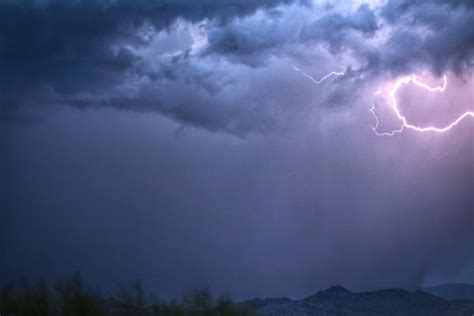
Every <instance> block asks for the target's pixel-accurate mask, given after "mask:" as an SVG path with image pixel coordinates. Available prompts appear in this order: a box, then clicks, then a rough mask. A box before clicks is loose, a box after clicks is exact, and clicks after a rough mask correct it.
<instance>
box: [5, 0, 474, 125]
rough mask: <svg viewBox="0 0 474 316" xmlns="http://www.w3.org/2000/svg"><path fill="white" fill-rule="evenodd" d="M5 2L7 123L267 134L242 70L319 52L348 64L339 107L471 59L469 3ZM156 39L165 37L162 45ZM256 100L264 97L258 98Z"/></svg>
mask: <svg viewBox="0 0 474 316" xmlns="http://www.w3.org/2000/svg"><path fill="white" fill-rule="evenodd" d="M0 6H1V7H0V30H1V31H0V68H1V70H2V71H1V73H0V86H1V87H2V94H1V101H2V102H1V116H2V118H3V119H7V120H8V119H11V118H15V117H17V116H18V115H16V114H17V113H22V111H21V108H22V107H24V106H29V107H38V106H42V105H49V104H67V105H80V106H82V107H87V106H115V107H118V108H122V109H130V110H138V111H153V112H158V113H160V114H163V115H167V116H169V117H172V118H174V119H176V120H177V121H179V122H181V123H183V124H191V125H194V126H199V127H202V128H205V129H208V130H212V131H224V132H229V133H233V134H247V133H249V132H255V131H261V130H262V128H261V126H262V124H263V125H268V126H269V127H270V125H271V123H263V122H264V121H266V122H271V121H272V120H275V118H274V117H272V116H268V112H267V111H263V112H262V113H261V114H263V115H264V116H263V117H260V118H258V117H255V113H252V114H251V115H245V113H250V110H251V109H249V107H248V105H249V104H252V103H254V102H255V99H251V98H250V99H249V96H251V95H254V94H255V93H253V92H251V91H250V90H248V91H244V90H241V93H240V94H237V95H236V94H235V93H233V92H232V86H233V85H235V83H236V82H238V81H239V80H242V79H243V78H246V77H249V76H254V74H255V72H253V71H252V69H244V70H242V69H241V68H239V67H238V65H242V66H244V67H245V66H251V68H252V67H256V68H259V67H269V66H271V64H272V63H273V66H275V62H277V63H278V62H279V61H282V60H285V59H286V60H293V61H295V62H297V61H298V60H304V61H305V62H306V63H312V62H313V60H319V59H320V58H319V57H318V55H317V54H318V52H324V51H326V52H328V53H329V54H330V55H332V57H333V61H332V62H333V63H335V64H339V62H338V60H340V59H343V58H347V56H351V60H352V61H351V64H349V65H345V66H347V69H346V73H347V75H346V76H345V77H344V78H341V80H340V82H339V83H340V84H342V86H341V87H340V88H341V89H338V90H335V91H332V92H328V93H329V94H330V95H328V96H325V97H322V99H323V100H325V102H327V103H328V104H335V103H344V100H348V95H347V93H346V91H354V89H355V88H356V87H360V86H362V85H364V84H366V83H368V82H370V80H372V79H375V78H377V77H378V76H379V75H382V74H387V73H388V74H390V75H399V74H403V73H406V72H410V71H413V70H416V69H418V68H429V69H432V70H433V71H435V72H436V73H438V74H439V73H441V72H443V71H445V70H448V69H451V70H454V71H455V72H456V73H463V72H464V71H465V70H466V69H468V68H470V67H472V63H473V49H474V44H473V43H474V31H473V30H472V27H470V26H471V25H472V24H473V23H474V9H473V8H472V5H471V4H470V2H469V1H454V2H449V3H445V2H442V1H430V2H426V1H423V2H419V1H400V0H397V1H395V0H393V1H388V2H387V3H386V4H385V5H384V6H382V7H369V6H368V5H364V4H363V5H361V6H359V7H358V8H356V9H354V10H347V9H345V10H340V9H339V6H338V5H336V4H334V5H325V6H315V5H310V4H309V3H308V2H307V1H290V0H282V1H270V0H267V1H238V0H234V1H217V2H216V1H199V2H187V1H125V0H124V1H74V2H67V3H65V2H61V1H37V2H32V1H23V2H16V1H4V2H2V3H1V4H0ZM307 12H309V13H307ZM311 12H313V13H314V14H312V13H311ZM180 21H181V22H180ZM194 22H196V23H197V24H196V25H195V26H194V27H195V28H199V29H200V30H201V31H202V32H203V36H205V41H206V42H205V43H204V44H203V45H204V46H203V47H202V49H200V50H199V51H193V48H192V45H194V44H196V41H197V39H196V38H195V37H193V36H194V35H191V34H190V31H189V30H188V29H187V28H189V27H190V25H189V24H188V25H187V26H184V30H181V31H179V30H177V29H179V27H180V26H179V23H194ZM177 23H178V25H177ZM162 31H163V32H162ZM179 32H182V33H183V34H178V33H179ZM382 32H385V33H386V34H385V35H383V34H382V35H381V33H382ZM160 36H162V37H164V38H165V39H162V41H161V42H160V41H158V43H157V42H156V41H157V38H160ZM374 41H376V43H375V44H374ZM312 50H313V51H315V53H314V54H316V55H314V54H313V55H312V54H311V53H310V52H311V51H312ZM219 63H220V64H219ZM321 63H323V61H321ZM352 63H353V64H352ZM216 65H219V66H216ZM315 66H316V67H321V65H318V62H316V65H315ZM257 75H258V74H257ZM257 75H256V76H257ZM223 77H225V78H226V79H225V80H222V78H223ZM255 80H258V79H257V78H255ZM282 80H283V79H282ZM343 81H345V82H343ZM348 85H349V86H350V87H346V86H348ZM249 89H251V88H249ZM173 91H186V95H187V96H189V97H186V96H183V95H182V92H178V95H179V97H178V98H177V95H176V94H175V93H173ZM191 96H192V97H191ZM259 98H260V99H266V98H265V95H264V94H263V93H262V95H260V96H259ZM349 99H350V98H349ZM322 103H324V102H322ZM322 103H321V104H319V106H324V104H322ZM236 116H237V117H239V119H238V121H239V122H238V123H236ZM277 119H278V118H277ZM250 121H253V123H250ZM236 124H237V125H238V126H239V127H235V126H236ZM270 128H271V127H270ZM264 129H265V130H266V129H267V127H265V128H264Z"/></svg>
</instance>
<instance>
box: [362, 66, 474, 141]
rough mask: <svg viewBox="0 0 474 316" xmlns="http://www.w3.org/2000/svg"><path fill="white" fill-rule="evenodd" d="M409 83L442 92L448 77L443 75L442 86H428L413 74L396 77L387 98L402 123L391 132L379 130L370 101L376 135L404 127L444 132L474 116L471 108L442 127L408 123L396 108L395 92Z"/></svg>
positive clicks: (379, 93)
mask: <svg viewBox="0 0 474 316" xmlns="http://www.w3.org/2000/svg"><path fill="white" fill-rule="evenodd" d="M409 83H413V84H415V85H416V86H418V87H420V88H423V89H425V90H427V91H429V92H444V91H445V90H446V87H447V85H448V78H447V77H446V75H445V76H443V85H442V86H437V87H430V86H429V85H427V84H426V83H424V82H421V81H419V80H418V79H417V77H416V76H415V75H410V76H406V77H403V78H400V79H398V80H397V81H396V82H395V84H394V85H393V87H392V88H391V89H390V92H389V95H388V99H389V100H390V108H391V110H392V111H393V112H394V113H395V115H396V116H397V118H398V119H399V120H400V121H401V122H402V125H401V126H400V128H399V129H394V130H392V131H391V132H379V131H378V127H379V125H380V121H379V118H378V116H377V113H376V111H375V104H374V103H372V107H371V108H370V112H371V113H372V115H373V117H374V118H375V125H374V126H372V130H373V131H374V132H375V134H376V135H377V136H393V135H395V134H397V133H401V132H402V131H403V130H404V129H405V128H406V129H411V130H414V131H417V132H436V133H444V132H447V131H449V130H450V129H451V128H453V127H455V126H456V125H458V124H459V123H460V122H461V121H462V120H464V119H465V118H467V117H474V112H473V111H472V110H470V111H466V112H464V113H463V114H461V115H460V116H459V117H458V118H457V119H455V120H454V121H452V122H451V123H449V124H448V125H446V126H444V127H436V126H426V127H420V126H416V125H413V124H411V123H408V119H407V118H406V117H405V116H404V115H402V114H401V111H400V109H399V108H398V100H397V97H396V95H397V92H398V90H399V89H400V88H401V87H402V86H404V85H407V84H409ZM381 94H382V93H381V92H380V91H377V92H376V95H381Z"/></svg>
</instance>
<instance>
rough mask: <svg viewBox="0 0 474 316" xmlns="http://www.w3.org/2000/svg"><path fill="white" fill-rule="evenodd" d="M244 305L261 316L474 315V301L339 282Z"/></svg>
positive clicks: (417, 291) (253, 300) (255, 300)
mask: <svg viewBox="0 0 474 316" xmlns="http://www.w3.org/2000/svg"><path fill="white" fill-rule="evenodd" d="M244 304H247V305H250V306H252V307H254V308H256V309H257V311H258V313H259V315H262V316H284V315H292V316H309V315H326V316H339V315H397V316H398V315H413V316H414V315H419V316H422V315H453V316H457V315H468V316H472V315H474V300H450V299H445V298H442V297H439V296H435V295H433V294H431V293H428V292H425V291H421V290H415V291H408V290H405V289H399V288H393V289H383V290H377V291H365V292H352V291H350V290H348V289H346V288H344V287H342V286H339V285H338V286H332V287H330V288H327V289H325V290H321V291H318V292H316V293H315V294H313V295H310V296H308V297H305V298H302V299H295V300H292V299H289V298H266V299H252V300H248V301H246V302H244Z"/></svg>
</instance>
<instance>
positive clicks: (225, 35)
mask: <svg viewBox="0 0 474 316" xmlns="http://www.w3.org/2000/svg"><path fill="white" fill-rule="evenodd" d="M473 25H474V2H473V1H472V0H464V1H463V0H452V1H436V0H433V1H416V0H411V1H410V0H386V1H377V0H373V1H363V0H360V1H356V0H354V1H349V0H344V1H310V0H281V1H273V0H261V1H256V0H248V1H244V0H200V1H192V0H157V1H152V0H139V1H131V0H130V1H127V0H97V1H94V0H74V1H60V0H22V1H18V0H15V1H14V0H1V1H0V152H1V155H0V175H1V176H0V188H1V190H0V192H1V193H0V258H1V259H0V283H6V282H9V281H12V280H17V279H18V278H19V277H20V276H21V275H28V276H30V277H33V278H34V277H39V276H43V277H46V278H47V279H49V280H55V279H56V278H60V277H63V276H65V275H69V274H71V273H74V272H75V271H81V273H82V274H83V276H84V278H85V279H87V280H88V281H90V282H91V283H92V284H95V285H98V286H101V287H103V288H106V289H107V288H113V287H114V286H115V285H117V284H119V283H122V282H128V281H133V280H136V279H140V280H142V281H143V284H144V286H145V288H146V289H148V290H150V291H152V292H154V293H156V295H157V296H158V297H161V298H173V297H177V296H179V295H181V294H183V293H185V292H186V291H188V290H190V289H192V288H196V287H209V288H210V289H211V290H212V291H213V292H215V293H229V294H230V295H232V296H233V297H235V298H238V299H244V298H249V297H255V296H260V297H269V296H287V297H303V296H305V295H309V294H311V293H313V292H315V291H317V290H320V289H323V288H325V287H328V286H331V285H336V284H339V285H343V286H346V287H348V288H349V289H352V290H370V289H378V288H385V287H414V286H423V285H432V284H437V283H442V282H468V283H474V195H473V191H474V143H473V119H472V117H467V118H465V119H463V120H462V121H461V122H460V123H459V124H458V125H456V126H454V127H453V128H452V129H450V130H448V131H446V132H445V133H436V132H417V131H414V130H410V129H405V130H403V131H402V132H400V133H395V134H394V135H393V136H377V134H376V132H377V131H378V132H382V133H383V132H390V131H393V130H395V129H398V128H400V127H401V125H402V122H400V120H399V119H397V117H396V116H395V115H394V112H393V111H392V109H391V108H390V105H391V103H390V99H389V97H388V94H389V92H390V89H391V87H393V85H394V84H395V83H396V82H397V80H399V79H400V78H403V77H405V76H410V75H412V74H416V75H417V78H419V80H423V81H424V82H427V84H429V85H430V86H438V85H442V83H443V76H444V75H446V76H447V80H448V84H447V86H446V91H444V92H439V91H438V92H429V91H427V90H426V89H423V88H420V87H417V86H416V85H414V84H410V83H408V84H406V85H404V86H402V87H401V88H400V90H399V91H397V93H396V97H397V100H398V105H399V107H400V109H401V111H402V112H403V115H405V116H406V117H407V118H409V122H410V123H411V124H414V125H417V126H421V127H425V126H440V127H443V126H446V125H448V124H449V123H450V122H452V121H453V120H455V119H456V118H457V117H459V116H460V115H461V114H462V113H464V112H466V111H472V109H473V107H474V77H473V71H474V27H473ZM295 69H297V70H295ZM333 71H334V72H338V73H340V75H333V76H330V77H328V79H327V80H325V81H323V82H322V83H321V84H316V83H314V82H313V81H312V80H311V78H310V77H312V78H314V79H315V80H319V79H320V78H323V77H324V76H325V75H326V74H328V73H330V72H333ZM372 107H373V112H372V111H371V108H372ZM377 119H378V121H379V125H378V126H377V130H376V131H374V130H373V127H374V126H375V124H376V121H377Z"/></svg>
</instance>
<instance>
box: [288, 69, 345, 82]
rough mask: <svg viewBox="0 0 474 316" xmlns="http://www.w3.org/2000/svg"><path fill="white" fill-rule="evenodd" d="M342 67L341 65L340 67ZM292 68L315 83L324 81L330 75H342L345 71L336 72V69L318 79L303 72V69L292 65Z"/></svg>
mask: <svg viewBox="0 0 474 316" xmlns="http://www.w3.org/2000/svg"><path fill="white" fill-rule="evenodd" d="M341 68H342V67H341ZM293 69H294V70H296V71H297V72H300V73H302V74H303V76H305V77H306V78H308V79H310V80H311V81H312V82H313V83H315V84H321V83H323V82H324V80H326V79H329V78H331V77H332V76H344V75H345V73H344V72H337V71H331V72H330V73H328V74H327V75H325V76H324V77H322V78H321V79H319V80H316V79H314V78H313V77H312V76H310V75H308V74H307V73H306V72H304V71H303V70H301V69H299V68H298V67H293Z"/></svg>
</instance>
